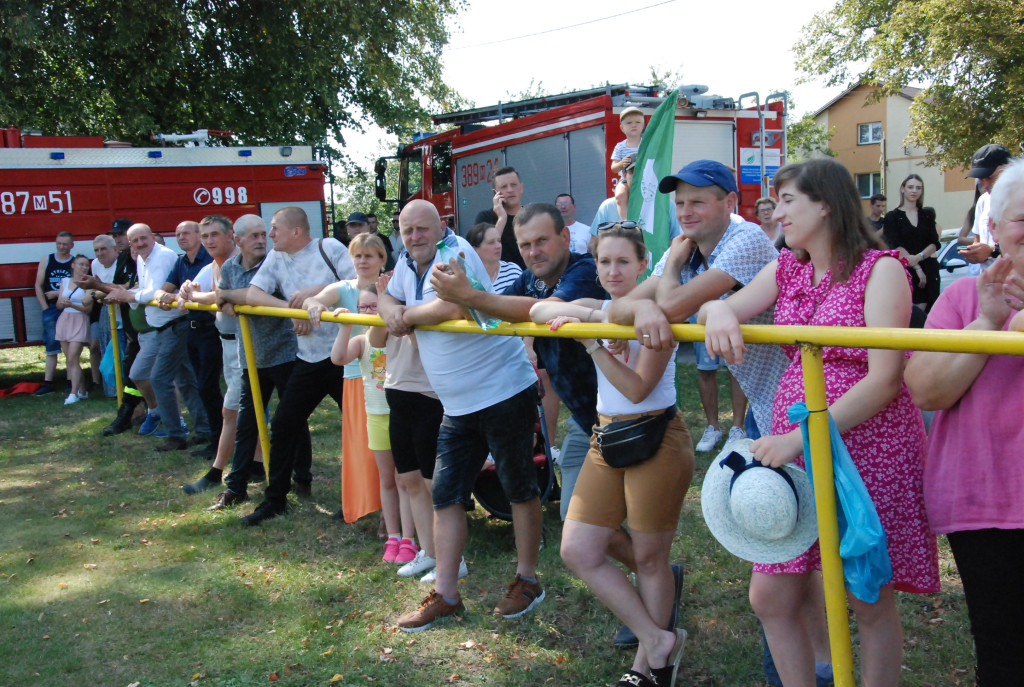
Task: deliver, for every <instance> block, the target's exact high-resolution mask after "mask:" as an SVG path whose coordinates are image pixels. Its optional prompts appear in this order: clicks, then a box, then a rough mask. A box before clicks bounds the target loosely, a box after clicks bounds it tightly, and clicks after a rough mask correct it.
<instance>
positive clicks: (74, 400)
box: [64, 394, 78, 406]
mask: <svg viewBox="0 0 1024 687" xmlns="http://www.w3.org/2000/svg"><path fill="white" fill-rule="evenodd" d="M72 403H78V396H76V395H75V394H68V397H67V398H65V399H64V405H66V406H69V405H71V404H72Z"/></svg>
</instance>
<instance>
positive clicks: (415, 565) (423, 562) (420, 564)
mask: <svg viewBox="0 0 1024 687" xmlns="http://www.w3.org/2000/svg"><path fill="white" fill-rule="evenodd" d="M435 565H437V561H436V560H434V558H433V557H431V556H428V555H427V552H426V551H424V550H423V549H420V550H419V551H417V552H416V557H415V558H413V559H412V560H411V561H409V562H408V563H406V564H405V565H403V566H402V567H401V568H399V569H398V576H399V577H412V576H413V575H419V574H420V573H425V572H427V571H428V570H433V569H434V566H435Z"/></svg>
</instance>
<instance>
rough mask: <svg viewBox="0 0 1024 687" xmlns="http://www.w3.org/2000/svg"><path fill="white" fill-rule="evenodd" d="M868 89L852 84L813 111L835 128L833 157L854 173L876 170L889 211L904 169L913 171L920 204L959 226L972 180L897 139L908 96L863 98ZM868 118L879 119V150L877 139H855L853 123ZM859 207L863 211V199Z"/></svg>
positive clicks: (905, 128)
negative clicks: (917, 180) (821, 108)
mask: <svg viewBox="0 0 1024 687" xmlns="http://www.w3.org/2000/svg"><path fill="white" fill-rule="evenodd" d="M872 92H874V87H872V86H858V87H857V88H855V89H854V90H852V91H851V92H850V93H848V94H847V95H846V96H845V97H843V98H842V99H841V100H839V101H838V102H837V103H835V104H834V105H832V106H831V107H830V108H829V109H828V110H826V111H824V112H822V113H821V114H820V115H818V117H817V119H816V121H817V122H818V123H819V124H821V125H824V126H827V127H835V134H834V135H833V137H832V140H831V142H830V144H829V147H830V148H831V149H832V150H833V151H835V153H836V159H837V160H839V161H840V162H842V163H843V165H845V166H846V168H847V169H849V170H850V173H851V174H854V175H857V174H864V173H870V172H881V174H882V187H883V188H884V191H883V193H884V194H885V195H886V197H887V198H888V203H887V205H888V209H889V210H892V209H894V208H896V207H897V206H898V205H899V202H900V184H901V183H902V181H903V179H905V178H906V177H907V175H908V174H917V175H918V176H920V177H921V179H922V180H923V181H924V189H925V195H924V198H925V205H928V206H931V207H934V208H935V211H936V214H937V218H938V223H939V225H940V226H941V227H942V228H943V229H955V228H959V227H960V225H961V224H962V223H963V219H964V215H965V214H966V212H967V209H968V208H969V207H970V205H971V203H972V202H973V201H974V183H973V180H971V179H966V180H965V179H964V175H965V174H966V169H955V170H946V172H943V171H942V170H941V169H940V168H939V167H937V166H928V165H927V164H926V162H927V156H926V151H925V149H924V148H918V147H913V146H904V143H903V142H904V140H905V139H906V137H907V133H908V132H909V130H910V104H911V101H910V100H908V99H907V98H905V97H902V96H899V95H896V96H891V97H889V98H887V99H886V100H884V101H881V102H877V103H875V102H868V98H869V97H870V95H871V93H872ZM870 122H881V123H882V143H883V144H884V148H885V149H884V154H883V150H882V145H881V144H868V145H859V144H858V142H857V141H858V125H859V124H867V123H870ZM883 163H884V164H883ZM863 206H864V210H865V212H867V211H868V200H867V199H864V200H863Z"/></svg>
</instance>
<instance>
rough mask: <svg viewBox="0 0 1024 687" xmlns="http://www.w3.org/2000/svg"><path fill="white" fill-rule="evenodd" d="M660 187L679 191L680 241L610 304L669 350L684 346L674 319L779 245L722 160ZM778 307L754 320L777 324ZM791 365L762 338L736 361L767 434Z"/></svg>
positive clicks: (617, 318)
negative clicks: (747, 210)
mask: <svg viewBox="0 0 1024 687" xmlns="http://www.w3.org/2000/svg"><path fill="white" fill-rule="evenodd" d="M658 190H659V191H660V192H661V193H673V192H674V193H675V204H676V217H677V218H678V220H679V225H680V227H681V228H682V234H681V235H679V236H677V237H675V238H674V239H673V240H672V244H671V246H670V247H669V250H668V252H666V253H665V255H663V256H662V258H661V261H660V262H658V264H657V265H656V266H655V268H654V270H653V272H652V275H651V277H649V278H648V279H647V280H646V281H644V282H643V283H642V284H640V286H638V287H637V288H636V289H635V290H634V291H633V293H631V294H630V295H629V296H628V297H625V298H620V299H618V300H616V301H613V302H612V303H611V304H610V305H609V307H608V317H609V319H610V321H612V322H614V323H615V324H624V325H633V326H634V327H635V328H636V338H637V341H639V342H640V343H641V344H642V345H644V346H647V347H648V348H653V349H655V350H667V349H669V348H674V347H675V346H676V341H675V339H674V337H673V335H672V330H671V327H670V324H683V323H685V322H686V321H687V319H688V318H689V317H690V316H692V315H693V314H695V313H696V312H697V311H698V310H699V309H700V306H701V305H703V304H704V303H705V302H707V301H710V300H714V299H721V298H725V297H727V296H728V295H729V294H731V293H732V292H733V291H736V290H738V289H740V288H742V287H743V286H744V285H746V284H748V283H749V282H750V280H751V279H753V278H754V276H755V275H756V274H757V273H758V272H759V271H760V270H761V268H762V267H764V266H765V265H767V264H768V263H770V262H771V261H772V260H774V259H775V258H776V257H777V256H778V251H777V250H775V247H774V246H773V245H772V242H771V241H770V240H769V239H768V237H767V236H766V235H765V233H764V232H763V231H762V230H761V227H759V226H758V225H756V224H753V223H751V222H747V221H745V220H744V219H743V218H742V217H740V216H738V215H734V214H732V212H733V209H734V208H735V207H736V203H737V201H738V198H739V192H738V189H737V186H736V177H735V176H734V175H733V173H732V171H731V170H730V169H729V168H728V167H726V166H725V165H723V164H722V163H720V162H715V161H713V160H696V161H695V162H691V163H690V164H688V165H686V166H685V167H683V168H682V169H681V170H679V171H678V172H677V173H676V174H673V175H670V176H667V177H665V178H664V179H662V180H661V183H660V184H659V186H658ZM773 312H774V311H771V310H769V311H766V312H764V313H762V314H761V315H758V316H757V317H756V318H753V319H752V320H751V323H754V324H771V323H772V320H773ZM754 349H757V350H756V351H755V350H754ZM788 364H789V361H788V359H787V358H786V356H785V354H784V353H783V352H782V349H781V348H779V347H778V346H763V345H762V346H758V345H754V346H751V347H750V353H748V355H747V356H746V357H745V358H744V361H743V363H742V364H740V365H729V372H731V373H732V374H733V376H734V377H735V378H736V380H737V381H738V382H739V384H740V387H741V388H742V389H743V393H745V394H746V395H747V398H748V399H749V401H750V407H751V409H752V410H753V413H754V420H755V423H756V426H757V429H758V431H759V432H760V433H761V434H768V433H769V432H770V431H771V411H772V401H773V399H774V398H775V389H776V388H777V387H778V384H779V381H780V379H781V378H782V373H783V371H784V370H785V369H786V366H787V365H788Z"/></svg>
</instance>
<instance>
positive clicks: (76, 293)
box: [55, 255, 99, 406]
mask: <svg viewBox="0 0 1024 687" xmlns="http://www.w3.org/2000/svg"><path fill="white" fill-rule="evenodd" d="M88 275H89V258H87V257H85V256H84V255H78V256H76V257H75V259H74V260H72V261H71V276H70V277H65V278H64V279H63V281H61V284H60V296H58V297H57V308H58V309H59V310H60V311H61V313H60V317H58V318H57V329H56V334H55V335H56V338H57V341H59V342H60V348H61V351H63V353H64V358H65V361H66V363H67V369H68V379H69V381H70V382H71V393H70V394H68V397H67V398H66V399H65V400H64V405H66V406H68V405H71V404H72V403H78V401H79V399H82V398H86V397H87V396H88V395H89V393H88V392H87V391H86V390H85V389H84V388H83V385H82V381H83V380H82V365H81V362H80V359H81V356H82V348H84V347H85V345H86V344H88V343H89V338H90V336H89V311H90V310H92V302H93V299H92V295H91V293H90V292H88V291H85V290H83V289H81V288H80V287H78V286H75V280H77V279H82V278H84V277H87V276H88ZM94 364H95V365H97V366H98V365H99V362H96V363H94Z"/></svg>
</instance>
